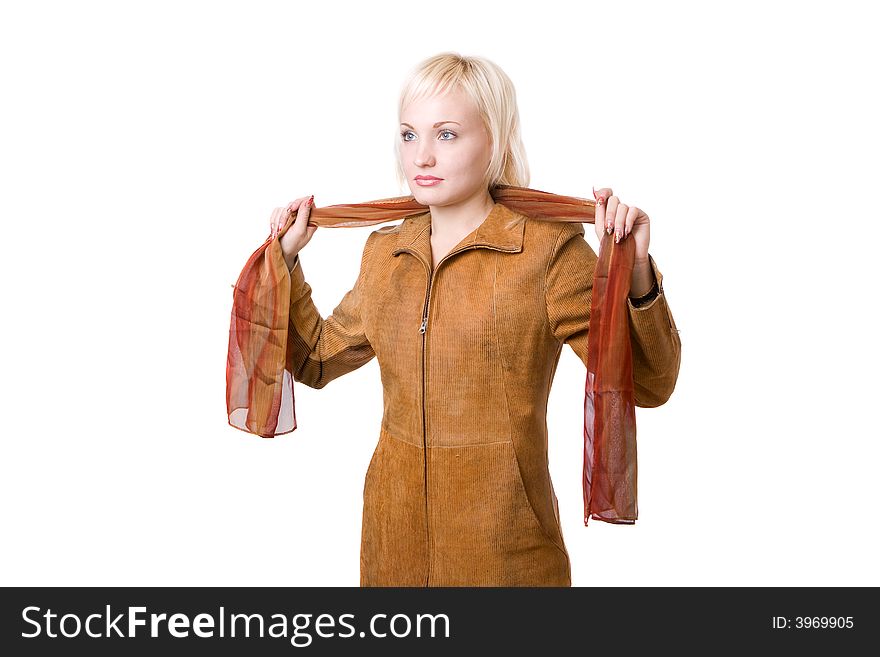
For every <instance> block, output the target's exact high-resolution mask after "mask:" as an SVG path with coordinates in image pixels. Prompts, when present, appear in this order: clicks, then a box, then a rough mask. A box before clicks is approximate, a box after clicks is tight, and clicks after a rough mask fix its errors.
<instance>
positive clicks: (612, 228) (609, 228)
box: [605, 224, 614, 235]
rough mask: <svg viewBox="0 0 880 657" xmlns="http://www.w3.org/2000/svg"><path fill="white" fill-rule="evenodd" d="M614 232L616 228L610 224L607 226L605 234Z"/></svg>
mask: <svg viewBox="0 0 880 657" xmlns="http://www.w3.org/2000/svg"><path fill="white" fill-rule="evenodd" d="M612 230H614V227H613V226H612V225H611V224H608V225H607V226H605V232H606V233H608V234H609V235H610V234H611V231H612Z"/></svg>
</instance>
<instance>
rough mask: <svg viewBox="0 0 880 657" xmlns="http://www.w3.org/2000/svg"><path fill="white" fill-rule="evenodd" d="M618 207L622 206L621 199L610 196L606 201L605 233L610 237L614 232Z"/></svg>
mask: <svg viewBox="0 0 880 657" xmlns="http://www.w3.org/2000/svg"><path fill="white" fill-rule="evenodd" d="M618 205H620V199H619V198H617V197H616V196H609V197H608V199H607V200H606V201H605V232H606V233H608V234H609V235H610V234H612V233H613V232H614V221H615V217H616V215H617V206H618Z"/></svg>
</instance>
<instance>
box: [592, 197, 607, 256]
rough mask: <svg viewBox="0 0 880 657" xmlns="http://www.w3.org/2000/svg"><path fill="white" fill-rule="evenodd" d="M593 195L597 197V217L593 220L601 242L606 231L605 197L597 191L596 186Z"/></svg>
mask: <svg viewBox="0 0 880 657" xmlns="http://www.w3.org/2000/svg"><path fill="white" fill-rule="evenodd" d="M593 197H594V198H595V199H596V217H595V219H594V220H593V222H594V226H595V228H596V235H598V236H599V241H600V242H601V241H602V234H603V233H604V232H605V198H604V197H603V196H602V195H600V194H599V193H598V192H597V191H596V188H595V187H593Z"/></svg>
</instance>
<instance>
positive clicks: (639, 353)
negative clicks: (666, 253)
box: [545, 224, 681, 408]
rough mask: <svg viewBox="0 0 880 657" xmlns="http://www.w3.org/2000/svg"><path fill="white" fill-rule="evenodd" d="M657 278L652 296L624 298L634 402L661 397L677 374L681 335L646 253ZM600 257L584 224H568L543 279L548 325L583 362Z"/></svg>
mask: <svg viewBox="0 0 880 657" xmlns="http://www.w3.org/2000/svg"><path fill="white" fill-rule="evenodd" d="M649 258H650V263H651V267H652V269H653V272H654V275H655V277H656V279H657V283H658V291H657V295H656V297H654V298H653V299H652V300H650V301H648V302H647V303H645V304H644V305H642V306H639V307H636V305H634V304H633V302H632V300H628V301H627V307H628V309H629V317H630V337H631V340H632V354H633V385H634V397H635V403H636V406H640V407H643V408H651V407H655V406H660V405H661V404H663V403H665V402H666V401H667V400H668V399H669V397H670V396H671V395H672V391H673V390H674V388H675V383H676V381H677V380H678V371H679V365H680V362H681V340H680V338H679V335H678V329H677V328H676V326H675V321H674V320H673V318H672V312H671V311H670V309H669V305H668V303H667V301H666V295H665V293H664V291H663V285H662V282H663V275H662V274H661V273H660V271H659V269H657V265H656V263H655V262H654V258H653V257H652V256H649ZM597 260H598V258H597V256H596V253H595V251H593V248H592V247H591V246H590V245H589V244H588V243H587V241H586V240H585V239H584V227H583V225H582V224H568V225H567V226H566V229H565V230H563V231H562V232H561V233H560V235H559V239H558V241H557V243H556V246H555V247H554V250H553V254H552V256H551V259H550V262H549V265H548V269H547V279H546V284H545V293H546V300H547V316H548V319H549V321H550V328H551V330H552V331H553V334H554V335H555V336H556V338H557V339H558V340H559V341H560V342H564V343H567V344H569V345H571V348H572V349H574V351H575V353H576V354H577V355H578V357H579V358H580V359H581V360H582V361H583V363H584V365H586V363H587V336H588V334H589V326H590V321H589V315H590V304H591V301H592V294H593V272H594V270H595V268H596V262H597Z"/></svg>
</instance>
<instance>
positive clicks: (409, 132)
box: [400, 130, 455, 141]
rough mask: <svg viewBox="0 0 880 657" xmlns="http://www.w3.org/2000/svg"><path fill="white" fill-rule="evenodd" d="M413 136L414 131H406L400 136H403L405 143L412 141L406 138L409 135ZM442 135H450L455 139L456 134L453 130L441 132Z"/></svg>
mask: <svg viewBox="0 0 880 657" xmlns="http://www.w3.org/2000/svg"><path fill="white" fill-rule="evenodd" d="M411 134H413V132H412V130H404V131H403V132H401V133H400V136H401V138H403V141H412V139H407V138H406V136H407V135H411ZM440 134H441V135H444V134H450V135H452V136H453V137H455V133H454V132H452V130H441V131H440ZM441 141H451V140H450V139H441Z"/></svg>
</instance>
